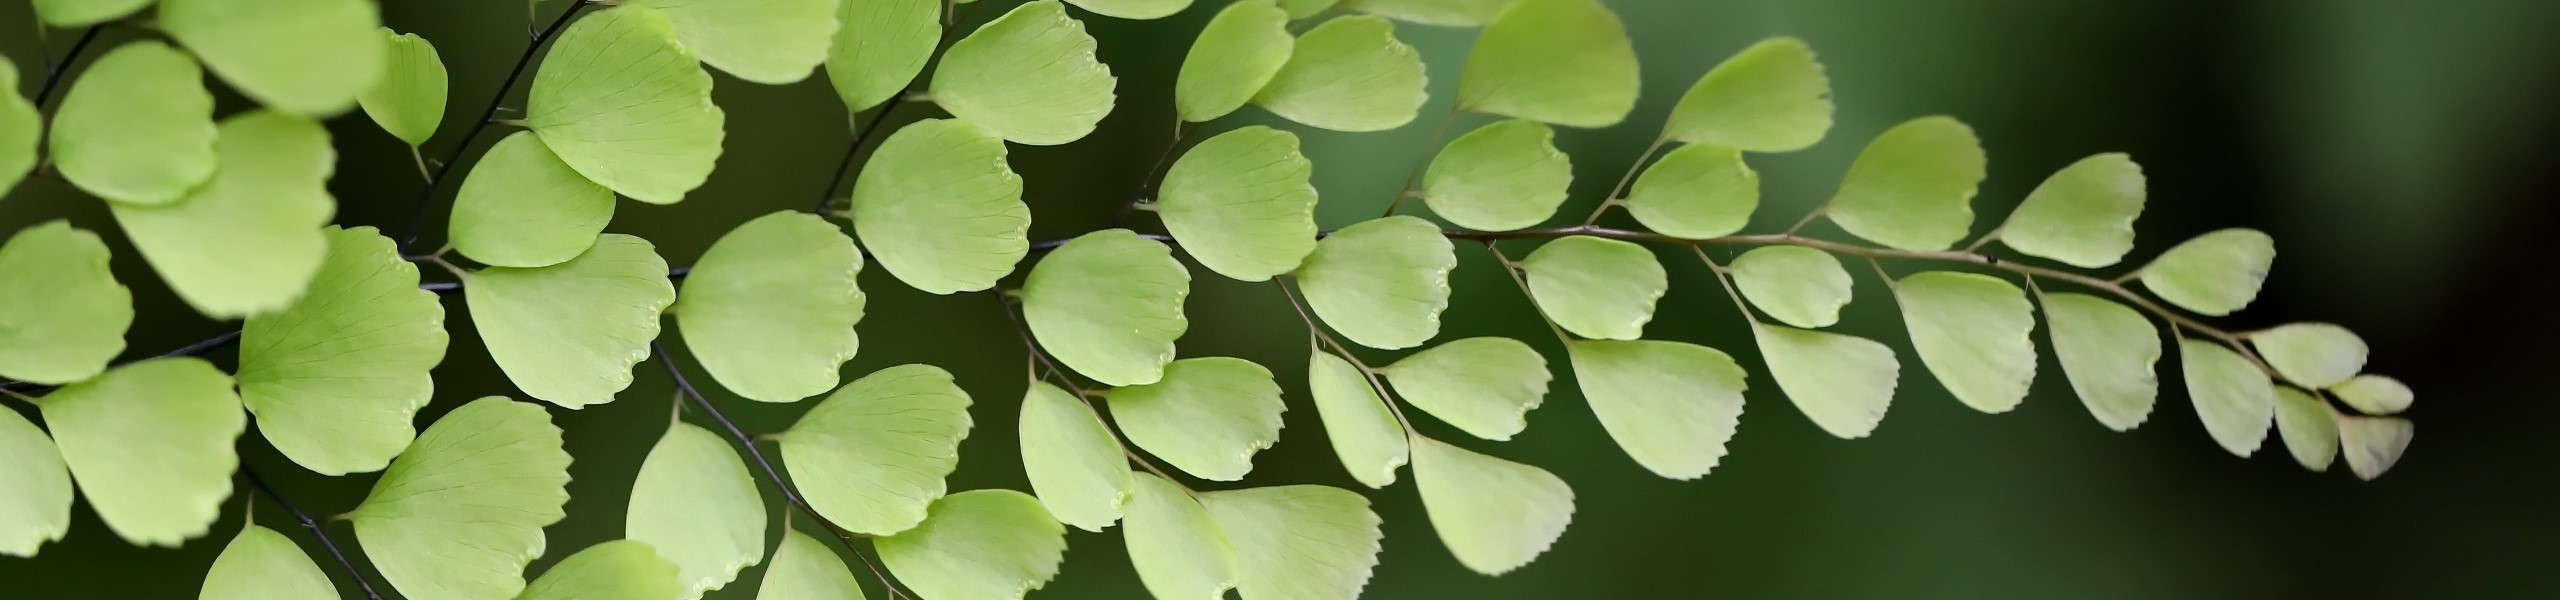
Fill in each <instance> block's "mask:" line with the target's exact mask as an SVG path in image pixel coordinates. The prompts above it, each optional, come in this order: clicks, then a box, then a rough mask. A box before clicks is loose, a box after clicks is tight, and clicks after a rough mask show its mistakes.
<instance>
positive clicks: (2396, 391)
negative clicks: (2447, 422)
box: [2329, 374, 2417, 415]
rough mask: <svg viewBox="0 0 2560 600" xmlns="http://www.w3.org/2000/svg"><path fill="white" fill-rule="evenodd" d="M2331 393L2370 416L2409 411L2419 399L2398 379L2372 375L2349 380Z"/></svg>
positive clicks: (2330, 390)
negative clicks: (2412, 403)
mask: <svg viewBox="0 0 2560 600" xmlns="http://www.w3.org/2000/svg"><path fill="white" fill-rule="evenodd" d="M2329 393H2331V394H2337V395H2338V401H2340V402H2345V403H2347V406H2352V407H2355V409H2356V410H2359V411H2363V412H2364V413H2365V414H2369V415H2388V414H2395V413H2398V412H2400V411H2404V410H2408V409H2409V403H2410V402H2411V401H2413V400H2416V399H2417V392H2414V391H2411V390H2410V389H2409V385H2408V384H2405V383H2400V380H2398V379H2392V378H2390V377H2385V376H2381V375H2370V374H2368V375H2357V376H2355V377H2350V378H2347V380H2346V381H2345V382H2343V383H2339V384H2338V385H2336V386H2334V387H2331V388H2329Z"/></svg>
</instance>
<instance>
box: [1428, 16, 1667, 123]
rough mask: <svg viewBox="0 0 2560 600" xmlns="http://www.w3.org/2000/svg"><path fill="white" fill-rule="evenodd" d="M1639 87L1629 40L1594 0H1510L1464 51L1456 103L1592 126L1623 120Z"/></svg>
mask: <svg viewBox="0 0 2560 600" xmlns="http://www.w3.org/2000/svg"><path fill="white" fill-rule="evenodd" d="M1637 91H1638V82H1637V68H1636V49H1635V43H1634V42H1632V41H1630V40H1628V39H1627V28H1626V26H1625V25H1623V24H1620V23H1619V22H1618V15H1617V13H1614V12H1610V11H1609V7H1607V6H1603V5H1601V4H1600V0H1511V2H1510V3H1509V5H1508V6H1505V7H1504V8H1503V9H1502V11H1501V12H1498V13H1495V14H1494V17H1493V21H1492V22H1491V23H1487V24H1486V25H1485V27H1484V32H1483V33H1482V34H1479V35H1477V36H1476V45H1475V48H1474V50H1473V51H1471V52H1469V53H1468V54H1467V66H1466V69H1465V70H1464V71H1463V72H1462V74H1461V75H1460V76H1459V78H1458V108H1459V109H1460V110H1469V111H1475V112H1482V113H1491V114H1497V115H1505V116H1512V117H1519V118H1523V119H1533V120H1538V121H1545V122H1548V123H1554V124H1557V125H1563V126H1566V127H1583V128H1598V127H1608V126H1610V125H1616V124H1618V121H1621V120H1625V119H1626V118H1627V111H1629V110H1633V109H1634V108H1635V105H1636V92H1637Z"/></svg>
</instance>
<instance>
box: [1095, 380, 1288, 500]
mask: <svg viewBox="0 0 2560 600" xmlns="http://www.w3.org/2000/svg"><path fill="white" fill-rule="evenodd" d="M1105 394H1107V396H1106V398H1108V400H1109V403H1110V405H1111V420H1112V422H1113V423H1116V424H1118V425H1119V426H1120V433H1121V435H1125V436H1128V438H1129V442H1130V443H1132V444H1137V445H1138V447H1140V448H1145V449H1146V450H1147V452H1148V453H1150V454H1154V455H1155V456H1156V457H1157V458H1161V459H1164V461H1165V462H1168V463H1172V464H1173V466H1174V468H1177V469H1182V471H1183V472H1185V473H1190V474H1191V475H1192V476H1193V477H1199V478H1201V479H1209V480H1215V481H1235V480H1238V479H1243V478H1244V475H1245V473H1247V472H1250V471H1252V470H1253V455H1254V453H1256V452H1261V451H1262V449H1264V448H1269V447H1271V444H1273V443H1275V442H1278V441H1280V425H1281V421H1280V413H1281V412H1282V411H1285V410H1288V406H1287V405H1286V404H1284V403H1282V402H1281V400H1280V384H1279V383H1276V382H1274V381H1272V379H1271V371H1270V370H1269V369H1264V368H1262V365H1258V364H1254V363H1253V361H1249V360H1245V359H1241V358H1228V357H1223V356H1217V357H1208V358H1186V359H1182V360H1177V361H1173V362H1172V363H1171V364H1167V365H1165V367H1164V378H1163V379H1159V380H1157V381H1156V382H1155V383H1152V384H1147V385H1133V386H1127V387H1119V388H1112V389H1111V390H1110V391H1108V392H1105Z"/></svg>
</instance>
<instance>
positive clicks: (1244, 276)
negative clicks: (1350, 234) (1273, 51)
mask: <svg viewBox="0 0 2560 600" xmlns="http://www.w3.org/2000/svg"><path fill="white" fill-rule="evenodd" d="M1252 4H1253V3H1252V2H1239V3H1236V4H1235V6H1251V5H1252ZM1314 175H1315V165H1314V164H1313V163H1309V162H1307V157H1306V156H1304V155H1301V154H1299V153H1298V136H1297V134H1293V133H1289V132H1286V131H1280V130H1277V129H1272V128H1269V127H1263V126H1260V125H1252V126H1246V127H1241V128H1237V129H1235V130H1233V131H1228V132H1226V133H1221V134H1218V135H1217V136H1216V137H1212V138H1209V139H1208V140H1205V141H1202V142H1200V144H1199V145H1196V146H1192V147H1191V150H1190V151H1187V152H1184V153H1182V158H1181V159H1178V160H1175V161H1173V168H1172V169H1170V170H1167V171H1165V174H1164V184H1163V185H1162V186H1160V190H1161V191H1159V192H1157V194H1156V201H1155V206H1156V215H1157V216H1159V217H1162V218H1163V219H1164V228H1165V231H1167V232H1170V233H1172V234H1173V238H1174V239H1176V240H1180V241H1181V242H1182V249H1183V250H1184V251H1185V252H1189V253H1190V254H1191V258H1192V259H1194V260H1198V261H1200V265H1201V266H1205V267H1208V268H1209V270H1211V271H1216V272H1218V274H1220V275H1225V276H1228V277H1232V278H1235V279H1238V280H1242V281H1262V280H1266V279H1270V278H1271V277H1272V276H1275V275H1279V274H1281V273H1287V272H1289V270H1290V269H1295V268H1298V264H1299V263H1301V262H1304V261H1305V260H1306V258H1307V253H1309V252H1314V251H1315V249H1316V187H1315V184H1314V183H1311V182H1310V178H1311V177H1313V176H1314Z"/></svg>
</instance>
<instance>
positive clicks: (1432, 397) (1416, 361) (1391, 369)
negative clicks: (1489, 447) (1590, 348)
mask: <svg viewBox="0 0 2560 600" xmlns="http://www.w3.org/2000/svg"><path fill="white" fill-rule="evenodd" d="M1378 374H1380V375H1384V376H1386V379H1387V383H1388V384H1389V385H1392V386H1394V388H1395V392H1396V394H1397V395H1399V396H1403V397H1404V400H1405V401H1406V402H1408V403H1411V404H1412V405H1413V406H1414V408H1420V409H1422V410H1423V412H1428V413H1431V416H1434V417H1439V418H1440V420H1441V421H1444V422H1447V423H1448V424H1450V425H1454V426H1456V427H1457V428H1458V429H1460V430H1463V431H1466V432H1467V433H1468V434H1469V435H1473V436H1476V437H1480V438H1484V439H1488V440H1508V439H1511V436H1513V435H1516V434H1518V433H1520V431H1521V430H1522V429H1527V428H1528V427H1529V420H1528V414H1529V411H1530V410H1532V409H1536V408H1538V405H1539V404H1540V403H1542V402H1544V401H1545V400H1546V395H1547V383H1548V382H1549V381H1553V380H1554V379H1555V375H1554V374H1552V373H1549V372H1548V371H1547V359H1546V357H1544V356H1540V355H1538V351H1537V350H1535V349H1531V348H1530V347H1529V345H1528V344H1524V343H1521V342H1520V340H1515V339H1511V338H1501V337H1474V338H1466V339H1461V340H1451V341H1449V342H1446V343H1442V344H1440V345H1438V346H1432V347H1431V348H1430V349H1427V350H1423V351H1421V352H1415V353H1413V354H1411V355H1407V356H1405V357H1404V358H1403V359H1401V360H1397V361H1396V362H1395V364H1392V365H1387V366H1386V367H1385V368H1382V369H1379V370H1378Z"/></svg>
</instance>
